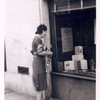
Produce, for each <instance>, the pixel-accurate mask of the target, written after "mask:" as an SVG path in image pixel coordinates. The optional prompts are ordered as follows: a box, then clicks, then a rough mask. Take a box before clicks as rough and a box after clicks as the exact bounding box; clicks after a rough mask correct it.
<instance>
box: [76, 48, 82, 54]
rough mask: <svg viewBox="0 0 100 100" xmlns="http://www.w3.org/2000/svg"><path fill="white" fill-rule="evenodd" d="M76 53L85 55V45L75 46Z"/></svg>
mask: <svg viewBox="0 0 100 100" xmlns="http://www.w3.org/2000/svg"><path fill="white" fill-rule="evenodd" d="M75 55H83V47H82V46H76V47H75Z"/></svg>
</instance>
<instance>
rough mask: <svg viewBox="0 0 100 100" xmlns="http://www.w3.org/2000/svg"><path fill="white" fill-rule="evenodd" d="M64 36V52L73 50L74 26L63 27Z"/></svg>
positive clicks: (62, 33) (62, 34)
mask: <svg viewBox="0 0 100 100" xmlns="http://www.w3.org/2000/svg"><path fill="white" fill-rule="evenodd" d="M61 36H62V52H69V51H73V35H72V28H71V27H67V28H61Z"/></svg>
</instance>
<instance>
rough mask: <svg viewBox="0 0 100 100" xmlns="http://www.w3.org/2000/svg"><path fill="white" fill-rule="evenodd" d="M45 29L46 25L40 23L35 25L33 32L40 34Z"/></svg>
mask: <svg viewBox="0 0 100 100" xmlns="http://www.w3.org/2000/svg"><path fill="white" fill-rule="evenodd" d="M46 30H47V26H45V25H44V24H41V25H39V26H38V27H37V31H36V32H35V34H41V33H42V32H43V31H46Z"/></svg>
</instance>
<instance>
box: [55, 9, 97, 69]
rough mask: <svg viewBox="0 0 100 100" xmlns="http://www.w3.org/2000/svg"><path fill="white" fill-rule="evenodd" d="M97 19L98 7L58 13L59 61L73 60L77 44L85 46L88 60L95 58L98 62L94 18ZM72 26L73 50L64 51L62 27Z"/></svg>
mask: <svg viewBox="0 0 100 100" xmlns="http://www.w3.org/2000/svg"><path fill="white" fill-rule="evenodd" d="M95 19H96V9H95V8H91V9H84V10H76V11H69V12H68V11H67V12H60V13H56V40H57V50H58V53H57V55H58V62H64V61H68V60H72V55H74V54H75V53H74V47H75V46H83V54H84V58H85V59H87V61H88V69H90V63H89V62H90V60H91V59H94V61H95V63H96V45H95V43H94V36H95V33H94V20H95ZM66 27H70V28H72V36H73V50H72V51H69V52H62V38H61V28H66Z"/></svg>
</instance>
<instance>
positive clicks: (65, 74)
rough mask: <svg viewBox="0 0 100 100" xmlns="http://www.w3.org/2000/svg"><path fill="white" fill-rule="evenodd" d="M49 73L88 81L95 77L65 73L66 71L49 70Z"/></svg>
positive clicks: (93, 79)
mask: <svg viewBox="0 0 100 100" xmlns="http://www.w3.org/2000/svg"><path fill="white" fill-rule="evenodd" d="M51 75H58V76H64V77H71V78H78V79H84V80H89V81H96V78H95V77H88V76H81V75H74V74H67V73H62V72H51Z"/></svg>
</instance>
